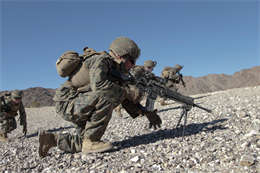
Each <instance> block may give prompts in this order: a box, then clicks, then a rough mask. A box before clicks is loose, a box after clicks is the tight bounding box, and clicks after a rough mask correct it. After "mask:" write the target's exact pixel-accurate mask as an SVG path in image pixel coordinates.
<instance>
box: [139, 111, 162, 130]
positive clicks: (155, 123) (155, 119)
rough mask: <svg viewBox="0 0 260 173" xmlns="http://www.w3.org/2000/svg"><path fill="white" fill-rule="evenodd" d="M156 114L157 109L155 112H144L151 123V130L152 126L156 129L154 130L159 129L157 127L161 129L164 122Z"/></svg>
mask: <svg viewBox="0 0 260 173" xmlns="http://www.w3.org/2000/svg"><path fill="white" fill-rule="evenodd" d="M156 112H157V109H155V110H154V111H153V112H151V111H146V110H143V114H144V115H145V116H146V117H147V118H148V120H149V121H150V125H149V128H151V127H152V126H153V127H154V129H157V127H156V126H158V127H159V128H160V127H161V124H162V120H161V118H160V117H159V116H158V115H157V113H156Z"/></svg>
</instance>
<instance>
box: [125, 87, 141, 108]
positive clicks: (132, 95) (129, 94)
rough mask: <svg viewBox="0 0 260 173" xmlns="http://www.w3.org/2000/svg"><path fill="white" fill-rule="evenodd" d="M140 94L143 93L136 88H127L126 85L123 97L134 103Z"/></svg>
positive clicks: (139, 97)
mask: <svg viewBox="0 0 260 173" xmlns="http://www.w3.org/2000/svg"><path fill="white" fill-rule="evenodd" d="M142 96H143V94H142V93H141V92H139V91H138V90H136V89H129V88H128V87H126V88H125V95H124V97H125V98H127V99H128V100H131V101H132V102H134V104H136V103H137V102H138V101H139V100H140V99H141V98H142Z"/></svg>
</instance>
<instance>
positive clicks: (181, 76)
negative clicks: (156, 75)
mask: <svg viewBox="0 0 260 173" xmlns="http://www.w3.org/2000/svg"><path fill="white" fill-rule="evenodd" d="M178 74H179V76H180V81H181V83H182V85H183V87H184V88H185V90H186V91H187V89H186V84H185V82H184V81H183V75H182V74H181V73H178Z"/></svg>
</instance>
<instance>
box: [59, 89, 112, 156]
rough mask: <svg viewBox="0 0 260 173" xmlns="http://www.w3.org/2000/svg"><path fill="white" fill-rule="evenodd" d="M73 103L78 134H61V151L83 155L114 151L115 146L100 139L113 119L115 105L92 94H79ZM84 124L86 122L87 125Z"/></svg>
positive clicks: (73, 119)
mask: <svg viewBox="0 0 260 173" xmlns="http://www.w3.org/2000/svg"><path fill="white" fill-rule="evenodd" d="M73 103H74V104H73V105H74V106H73V110H74V116H72V118H71V119H72V120H71V121H72V122H73V121H74V123H75V124H76V125H77V127H76V129H77V131H78V134H77V135H70V134H63V135H61V134H59V136H58V141H57V146H58V147H59V148H60V149H61V150H66V151H69V152H80V151H82V152H83V153H90V152H102V151H106V150H111V149H113V145H111V144H110V143H104V142H101V141H100V139H101V137H102V136H103V134H104V132H105V130H106V128H107V125H108V123H109V120H110V119H111V116H112V111H113V109H114V104H113V103H110V102H107V101H105V100H103V99H97V97H96V95H94V94H93V93H91V92H89V93H84V94H79V96H78V97H77V98H76V99H75V100H74V101H73ZM70 105H71V104H70ZM67 110H69V108H67ZM68 113H69V112H68ZM73 117H74V118H73ZM82 122H85V123H86V125H85V124H84V123H83V124H82Z"/></svg>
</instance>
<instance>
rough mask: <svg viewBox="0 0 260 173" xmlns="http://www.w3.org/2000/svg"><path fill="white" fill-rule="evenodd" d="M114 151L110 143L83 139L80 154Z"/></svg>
mask: <svg viewBox="0 0 260 173" xmlns="http://www.w3.org/2000/svg"><path fill="white" fill-rule="evenodd" d="M112 149H114V146H113V145H112V144H111V143H110V142H102V141H91V140H90V139H84V140H83V143H82V153H98V152H104V151H109V150H112Z"/></svg>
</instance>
